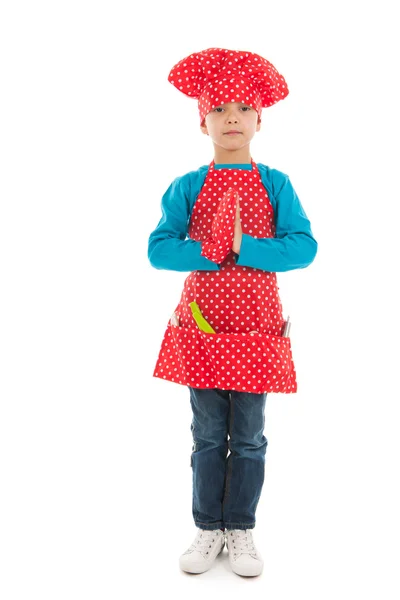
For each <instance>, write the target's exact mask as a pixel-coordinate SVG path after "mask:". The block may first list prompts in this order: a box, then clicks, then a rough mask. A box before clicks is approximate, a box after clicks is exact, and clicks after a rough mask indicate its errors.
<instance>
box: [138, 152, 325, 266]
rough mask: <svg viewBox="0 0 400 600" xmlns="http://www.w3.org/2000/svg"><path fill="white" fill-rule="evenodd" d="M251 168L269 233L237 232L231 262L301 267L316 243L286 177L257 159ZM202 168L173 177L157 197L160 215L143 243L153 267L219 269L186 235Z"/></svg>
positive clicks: (310, 257) (203, 175)
mask: <svg viewBox="0 0 400 600" xmlns="http://www.w3.org/2000/svg"><path fill="white" fill-rule="evenodd" d="M257 167H258V170H259V172H260V176H261V180H262V182H263V185H264V187H265V189H266V190H267V192H268V196H269V199H270V202H271V204H272V207H273V209H274V219H275V227H276V231H275V237H274V238H254V237H252V236H251V235H248V234H246V233H243V234H242V242H241V246H240V253H239V255H236V256H235V259H236V264H238V265H242V266H246V267H254V268H256V269H262V270H264V271H269V272H272V273H274V272H280V271H290V270H293V269H302V268H304V267H307V266H308V265H309V264H311V263H312V261H313V260H314V258H315V255H316V253H317V247H318V245H317V242H316V240H315V239H314V236H313V234H312V231H311V225H310V221H309V220H308V218H307V215H306V213H305V212H304V209H303V207H302V205H301V203H300V200H299V198H298V196H297V194H296V192H295V190H294V189H293V186H292V184H291V182H290V179H289V177H288V176H287V175H285V173H282V172H281V171H278V170H277V169H271V168H270V167H268V166H266V165H263V164H261V163H257ZM208 168H209V167H208V165H204V166H202V167H200V168H199V169H198V170H197V171H190V172H189V173H186V174H185V175H182V176H180V177H177V178H176V179H174V181H173V182H172V183H171V185H170V186H169V188H168V189H167V191H166V192H165V194H164V196H163V197H162V200H161V212H162V217H161V219H160V221H159V223H158V225H157V227H156V228H155V230H154V231H153V232H152V233H151V234H150V237H149V244H148V257H149V260H150V263H151V265H152V266H153V267H155V268H156V269H167V270H172V271H198V270H199V271H218V270H219V265H217V264H216V263H214V262H212V261H211V260H208V258H205V257H204V256H201V248H202V242H198V241H195V240H192V239H190V238H188V228H189V223H190V217H191V214H192V209H193V206H194V204H195V202H196V199H197V197H198V195H199V193H200V190H201V188H202V187H203V183H204V181H205V178H206V175H207V171H208Z"/></svg>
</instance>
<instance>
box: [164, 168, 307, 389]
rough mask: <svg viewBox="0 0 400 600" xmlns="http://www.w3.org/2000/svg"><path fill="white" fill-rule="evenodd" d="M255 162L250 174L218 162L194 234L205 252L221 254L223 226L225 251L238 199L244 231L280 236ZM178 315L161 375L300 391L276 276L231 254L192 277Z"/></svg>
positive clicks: (199, 204)
mask: <svg viewBox="0 0 400 600" xmlns="http://www.w3.org/2000/svg"><path fill="white" fill-rule="evenodd" d="M251 163H252V169H251V170H246V169H241V168H238V167H235V166H233V167H232V168H225V167H224V168H218V169H215V168H214V167H215V164H214V161H212V163H211V164H210V166H209V170H208V173H207V176H206V179H205V181H204V184H203V187H202V189H201V191H200V193H199V195H198V197H197V200H196V202H195V205H194V207H193V210H192V214H191V219H190V224H189V231H188V235H189V237H190V238H191V239H194V240H196V241H200V242H202V249H203V248H208V249H209V250H210V249H211V252H212V251H213V250H212V244H216V247H217V251H218V240H216V239H215V237H214V236H216V237H218V233H219V232H218V231H217V230H218V227H219V226H220V227H221V232H222V240H221V239H220V241H221V245H222V247H224V241H225V240H224V237H225V233H226V231H227V230H229V228H230V227H233V226H234V216H235V214H234V213H233V217H232V213H231V210H233V208H234V207H235V209H236V199H237V198H239V201H240V220H241V226H242V231H243V233H245V234H248V235H251V236H252V237H254V238H265V237H274V235H275V225H274V218H273V208H272V205H271V203H270V201H269V198H268V194H267V191H266V189H265V188H264V186H263V183H262V181H261V176H260V173H259V171H258V168H257V165H256V163H255V162H254V161H253V160H252V161H251ZM232 219H233V220H232ZM213 226H214V230H213ZM220 237H221V236H220ZM210 241H211V242H212V244H211V246H208V244H209V242H210ZM223 253H225V252H223ZM192 301H195V302H197V304H198V305H199V307H200V310H201V312H202V314H203V316H204V318H205V319H206V320H207V321H208V322H209V324H210V325H211V326H212V328H213V329H214V331H215V332H216V333H215V334H209V333H204V332H202V331H200V330H199V329H198V327H197V324H196V322H195V321H194V319H193V315H192V312H191V309H190V306H189V304H190V302H192ZM175 312H176V314H177V316H178V319H179V326H174V325H172V324H171V323H168V325H167V329H166V331H165V334H164V338H163V341H162V344H161V349H160V352H159V356H158V359H157V364H156V367H155V369H154V376H155V377H159V378H161V379H166V380H168V381H172V382H175V383H178V384H182V385H190V386H191V387H199V388H208V387H210V388H215V387H216V388H219V389H229V390H237V391H243V392H254V393H263V392H283V393H293V392H296V391H297V383H296V372H295V368H294V364H293V359H292V354H291V345H290V338H284V337H282V336H281V332H282V327H283V324H284V320H283V317H282V305H281V301H280V298H279V290H278V285H277V280H276V273H269V272H266V271H262V270H261V269H255V268H252V267H245V266H241V265H238V264H236V262H235V260H234V254H233V252H232V250H229V252H228V254H227V255H226V257H225V258H224V259H223V262H222V263H221V264H220V269H219V270H218V271H193V272H192V273H190V274H189V275H188V276H187V278H186V280H185V283H184V288H183V291H182V294H181V299H180V302H179V304H178V306H177V307H176V309H175Z"/></svg>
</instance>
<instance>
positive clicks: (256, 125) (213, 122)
mask: <svg viewBox="0 0 400 600" xmlns="http://www.w3.org/2000/svg"><path fill="white" fill-rule="evenodd" d="M260 127H261V121H260V120H259V118H258V114H257V112H256V110H255V109H254V108H252V107H251V106H248V105H247V104H242V103H241V102H228V103H226V104H221V106H217V107H216V108H213V110H212V111H211V112H209V113H208V115H207V116H206V118H205V120H204V121H203V125H200V129H201V131H202V132H203V133H204V134H206V135H209V136H210V138H211V139H212V141H213V142H214V144H216V145H217V146H220V147H222V148H224V149H226V150H239V149H240V148H243V147H244V146H247V145H249V144H250V142H251V140H252V139H253V137H254V135H255V133H256V131H260ZM232 130H235V131H238V132H239V133H236V134H232V133H231V134H229V133H228V132H229V131H232Z"/></svg>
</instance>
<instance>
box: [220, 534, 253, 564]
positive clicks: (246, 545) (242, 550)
mask: <svg viewBox="0 0 400 600" xmlns="http://www.w3.org/2000/svg"><path fill="white" fill-rule="evenodd" d="M227 535H229V537H230V538H231V542H232V546H233V550H234V552H233V555H234V556H239V554H250V556H254V557H255V558H256V557H257V555H256V548H255V546H254V542H253V536H252V534H251V532H250V531H248V530H247V529H246V530H243V529H234V530H233V531H229V532H227Z"/></svg>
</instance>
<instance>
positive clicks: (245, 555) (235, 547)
mask: <svg viewBox="0 0 400 600" xmlns="http://www.w3.org/2000/svg"><path fill="white" fill-rule="evenodd" d="M226 541H227V546H228V553H229V563H230V565H231V569H232V571H233V572H234V573H237V575H244V576H247V577H254V576H255V575H260V574H261V572H262V570H263V567H264V561H263V559H262V558H261V555H260V554H259V552H258V551H257V549H256V547H255V545H254V541H253V534H252V532H251V529H229V530H228V531H227V532H226Z"/></svg>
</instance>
